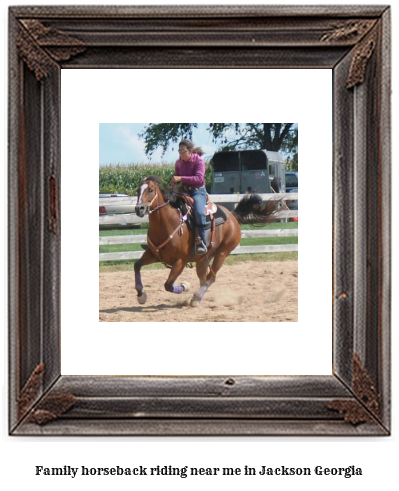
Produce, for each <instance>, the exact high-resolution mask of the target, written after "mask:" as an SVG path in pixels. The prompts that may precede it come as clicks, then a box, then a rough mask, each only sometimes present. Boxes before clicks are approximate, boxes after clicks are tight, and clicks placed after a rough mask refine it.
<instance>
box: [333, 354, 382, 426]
mask: <svg viewBox="0 0 399 491" xmlns="http://www.w3.org/2000/svg"><path fill="white" fill-rule="evenodd" d="M352 390H353V392H354V394H355V396H356V399H353V400H342V401H340V400H334V401H331V402H330V403H329V404H328V408H329V409H331V410H334V411H338V412H339V413H340V414H342V415H343V418H344V420H345V421H346V422H347V423H351V424H353V425H358V424H361V423H366V422H369V421H373V420H374V419H379V417H380V401H379V395H378V392H377V389H376V388H375V385H374V383H373V381H372V379H371V377H370V375H369V373H368V371H367V370H366V369H365V368H364V367H363V366H362V363H361V360H360V357H359V355H358V354H357V353H355V354H354V355H353V360H352Z"/></svg>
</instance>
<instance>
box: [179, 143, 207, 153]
mask: <svg viewBox="0 0 399 491" xmlns="http://www.w3.org/2000/svg"><path fill="white" fill-rule="evenodd" d="M180 146H183V147H186V148H187V150H188V151H189V152H191V153H196V154H197V155H199V156H200V157H201V155H204V152H203V151H202V148H200V147H194V143H192V142H191V141H190V140H182V141H181V142H180V143H179V147H180Z"/></svg>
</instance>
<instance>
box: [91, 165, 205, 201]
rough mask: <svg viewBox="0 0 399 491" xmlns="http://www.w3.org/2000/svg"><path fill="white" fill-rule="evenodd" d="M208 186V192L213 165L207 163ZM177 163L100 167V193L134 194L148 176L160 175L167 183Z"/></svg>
mask: <svg viewBox="0 0 399 491" xmlns="http://www.w3.org/2000/svg"><path fill="white" fill-rule="evenodd" d="M205 165H206V173H205V180H206V187H207V189H208V192H209V191H210V189H211V184H212V166H211V165H210V164H209V163H206V164H205ZM174 171H175V164H130V165H119V164H118V165H106V166H102V167H100V168H99V187H100V189H99V192H100V193H125V194H128V195H129V196H133V195H135V194H136V193H137V190H138V186H139V184H140V181H141V180H142V179H143V178H144V177H147V176H159V177H161V178H162V181H163V183H164V184H165V185H166V184H167V183H168V182H169V181H170V179H171V178H172V176H173V174H174Z"/></svg>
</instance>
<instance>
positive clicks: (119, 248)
mask: <svg viewBox="0 0 399 491" xmlns="http://www.w3.org/2000/svg"><path fill="white" fill-rule="evenodd" d="M262 228H264V229H267V230H275V229H295V228H298V222H286V223H271V224H269V225H267V226H266V227H262ZM147 229H148V224H143V225H141V228H139V229H122V230H121V229H117V230H100V234H99V235H100V237H107V236H113V235H145V234H146V233H147ZM241 229H242V230H254V227H251V226H250V225H242V227H241ZM256 229H259V227H256ZM297 243H298V237H270V238H255V239H242V240H241V245H243V246H244V245H247V246H248V245H278V244H297ZM126 251H142V248H141V247H140V244H118V245H109V246H99V252H100V253H103V252H126ZM290 260H291V261H296V260H298V253H297V252H275V253H268V254H237V255H231V256H229V257H228V258H227V259H226V263H225V264H235V263H238V262H245V261H290ZM134 263H135V261H134V260H126V261H101V262H100V263H99V265H100V272H101V273H107V272H116V271H132V270H133V268H134ZM146 268H148V269H163V268H165V266H164V265H162V264H160V263H156V264H152V265H149V266H146Z"/></svg>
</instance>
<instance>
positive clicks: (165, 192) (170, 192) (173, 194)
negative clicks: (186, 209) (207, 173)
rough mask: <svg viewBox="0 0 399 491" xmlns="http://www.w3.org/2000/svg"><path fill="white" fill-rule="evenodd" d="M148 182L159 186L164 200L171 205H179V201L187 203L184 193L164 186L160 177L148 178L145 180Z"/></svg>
mask: <svg viewBox="0 0 399 491" xmlns="http://www.w3.org/2000/svg"><path fill="white" fill-rule="evenodd" d="M145 180H146V181H153V182H155V184H157V185H158V187H159V190H160V191H161V193H162V196H163V199H164V200H165V201H169V202H170V203H178V202H179V201H183V202H184V201H185V200H184V196H183V193H182V191H179V190H178V189H175V188H170V187H169V186H165V185H163V182H162V178H161V177H159V176H148V177H146V178H145Z"/></svg>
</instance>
